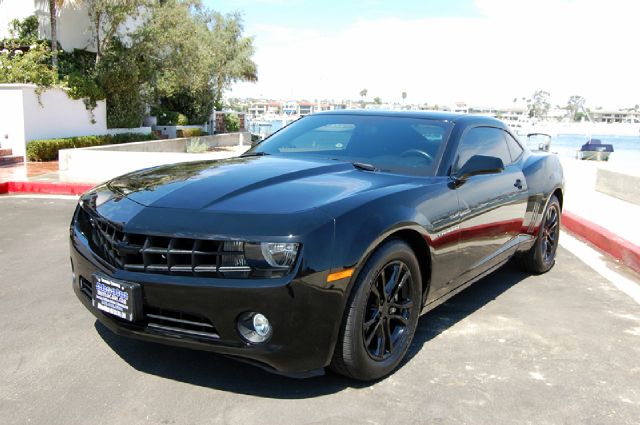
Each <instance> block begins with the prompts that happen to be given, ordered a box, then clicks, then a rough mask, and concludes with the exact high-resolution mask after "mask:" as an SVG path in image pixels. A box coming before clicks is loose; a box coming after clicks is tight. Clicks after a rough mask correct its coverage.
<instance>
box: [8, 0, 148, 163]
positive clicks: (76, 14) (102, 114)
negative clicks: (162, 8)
mask: <svg viewBox="0 0 640 425" xmlns="http://www.w3.org/2000/svg"><path fill="white" fill-rule="evenodd" d="M32 15H35V16H36V17H37V18H38V22H39V28H38V31H39V34H38V36H39V38H44V39H49V38H50V36H51V23H50V19H49V1H48V0H1V1H0V39H2V38H10V37H11V34H10V32H9V26H10V24H11V21H12V20H14V19H17V20H24V19H25V18H27V17H29V16H32ZM141 22H142V18H137V19H128V20H127V21H125V23H124V24H122V26H121V27H120V28H119V29H118V33H119V35H120V38H121V39H122V40H123V41H124V42H125V43H126V42H127V36H126V34H130V33H131V31H134V30H135V29H136V28H137V27H138V26H139V25H140V23H141ZM57 35H58V43H59V45H60V47H61V48H62V49H64V50H65V51H73V50H74V49H86V50H89V51H95V50H96V49H95V46H94V45H93V44H92V42H91V40H92V35H91V30H90V21H89V15H88V13H87V7H86V6H85V5H84V4H83V3H82V2H79V1H76V2H74V1H71V0H68V1H66V2H65V6H63V7H62V9H61V10H60V11H59V15H58V19H57ZM35 89H36V87H35V86H34V85H32V84H2V85H0V148H1V149H10V150H11V151H12V154H13V155H17V156H22V157H24V156H25V147H26V143H27V142H29V141H31V140H36V139H51V138H57V137H70V136H87V135H96V134H106V133H118V132H121V131H120V130H119V129H107V126H106V105H105V102H104V101H99V102H98V106H97V107H96V108H94V109H93V111H88V110H87V108H86V107H85V105H84V103H83V101H82V100H73V99H70V98H69V97H68V96H66V93H65V92H64V90H62V89H60V88H51V89H48V90H46V91H44V92H43V93H42V94H41V95H40V96H38V95H37V94H36V92H35ZM150 130H151V129H150V128H148V127H145V128H140V129H128V130H127V131H134V132H147V133H148V132H149V131H150Z"/></svg>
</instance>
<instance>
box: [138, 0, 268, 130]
mask: <svg viewBox="0 0 640 425" xmlns="http://www.w3.org/2000/svg"><path fill="white" fill-rule="evenodd" d="M242 34H243V25H242V16H241V15H240V14H238V13H233V14H229V15H222V14H219V13H216V12H212V11H209V10H207V9H206V8H204V7H203V6H202V5H201V4H200V2H197V1H179V0H165V1H163V2H161V4H160V5H158V6H155V7H153V8H150V16H149V17H148V19H147V22H146V24H145V25H144V26H143V27H141V28H139V29H138V31H136V33H135V34H133V35H132V36H131V37H132V47H131V49H132V50H134V51H135V52H136V54H137V55H138V56H139V57H140V58H143V62H144V63H145V64H146V67H147V69H148V71H149V75H150V77H149V80H150V84H149V87H150V88H151V92H150V94H151V101H152V103H153V104H154V106H156V107H162V108H172V109H169V110H173V111H179V112H183V113H184V114H185V115H187V117H188V118H189V120H190V122H193V123H201V122H204V121H206V119H207V118H208V117H209V115H210V114H211V111H212V110H213V107H214V106H216V107H218V108H219V109H221V108H222V96H223V94H224V92H225V90H227V89H228V88H229V87H230V85H231V84H232V83H233V82H236V81H256V80H257V66H256V64H255V63H254V62H253V60H252V59H251V57H252V55H253V52H254V48H253V39H252V38H250V37H244V36H243V35H242Z"/></svg>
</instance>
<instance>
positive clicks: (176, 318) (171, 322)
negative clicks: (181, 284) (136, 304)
mask: <svg viewBox="0 0 640 425" xmlns="http://www.w3.org/2000/svg"><path fill="white" fill-rule="evenodd" d="M145 318H146V319H147V327H148V328H151V330H155V331H160V332H162V333H169V334H174V335H186V336H195V337H201V338H211V339H219V338H220V335H218V332H217V331H216V328H215V326H213V323H211V321H209V320H208V319H206V318H204V317H200V316H195V315H192V314H187V313H183V312H176V311H170V310H164V309H159V308H153V307H146V308H145Z"/></svg>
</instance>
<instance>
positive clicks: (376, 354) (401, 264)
mask: <svg viewBox="0 0 640 425" xmlns="http://www.w3.org/2000/svg"><path fill="white" fill-rule="evenodd" d="M421 282H422V280H421V275H420V266H419V264H418V260H417V259H416V257H415V255H414V253H413V251H412V249H411V248H410V247H409V245H407V244H406V243H405V242H403V241H400V240H391V241H389V242H386V243H385V244H384V245H382V246H381V247H380V248H378V250H376V252H375V253H374V254H373V255H372V256H371V257H370V258H369V260H367V263H366V264H365V267H364V268H363V269H362V271H361V272H360V273H359V275H358V278H357V279H356V282H355V286H354V288H353V290H352V293H351V297H350V302H349V304H348V306H347V311H346V312H345V317H344V320H343V324H342V329H341V331H340V338H339V340H338V343H337V344H336V349H335V353H334V358H333V360H332V363H331V368H332V369H333V370H334V371H336V372H338V373H340V374H342V375H345V376H349V377H352V378H356V379H359V380H363V381H370V380H374V379H378V378H381V377H383V376H385V375H387V374H389V373H391V372H392V371H393V370H394V369H395V368H396V367H397V366H398V364H400V362H401V361H402V359H403V358H404V355H405V354H406V352H407V350H408V348H409V345H410V344H411V341H412V340H413V335H414V333H415V330H416V326H417V323H418V316H419V314H420V308H421V294H422V289H421Z"/></svg>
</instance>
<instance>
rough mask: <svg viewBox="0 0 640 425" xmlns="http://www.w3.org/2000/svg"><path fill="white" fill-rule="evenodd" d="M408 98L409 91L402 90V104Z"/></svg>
mask: <svg viewBox="0 0 640 425" xmlns="http://www.w3.org/2000/svg"><path fill="white" fill-rule="evenodd" d="M406 98H407V92H406V91H403V92H402V104H403V105H404V101H405V99H406Z"/></svg>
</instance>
